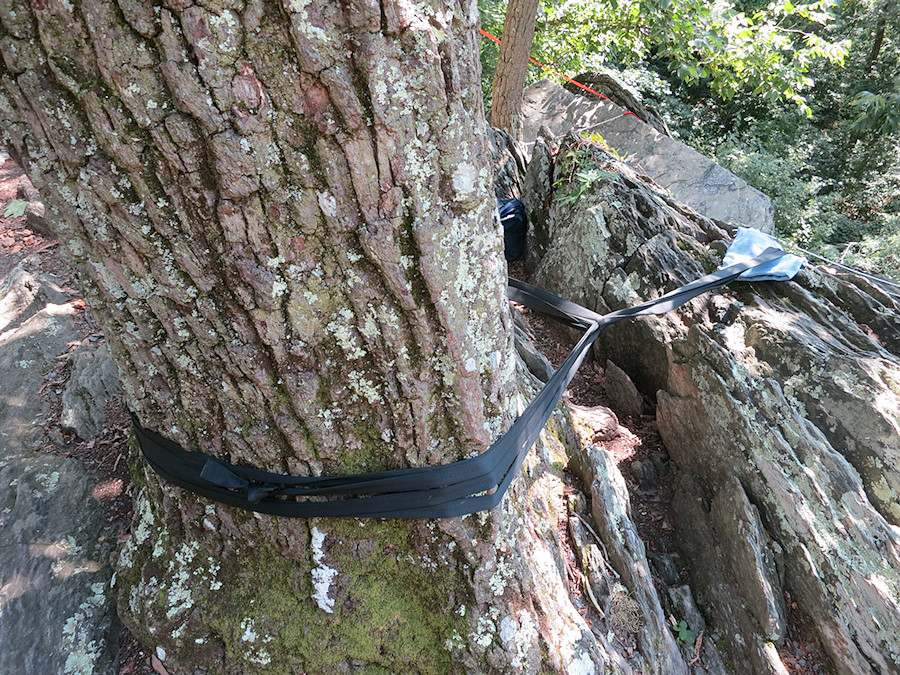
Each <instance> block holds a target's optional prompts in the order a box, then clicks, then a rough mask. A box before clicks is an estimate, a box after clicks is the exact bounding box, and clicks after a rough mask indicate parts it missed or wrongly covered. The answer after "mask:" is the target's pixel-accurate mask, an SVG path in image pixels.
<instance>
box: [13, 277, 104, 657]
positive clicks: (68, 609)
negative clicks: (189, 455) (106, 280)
mask: <svg viewBox="0 0 900 675" xmlns="http://www.w3.org/2000/svg"><path fill="white" fill-rule="evenodd" d="M73 313H74V309H73V307H72V306H71V305H69V304H67V298H66V296H65V294H63V293H62V292H61V291H60V290H59V287H58V286H57V285H56V284H55V282H54V280H53V279H52V277H49V276H48V275H44V274H41V273H37V272H36V273H33V272H30V271H28V270H26V269H25V268H23V267H16V268H14V269H13V270H12V271H11V272H10V274H9V275H8V276H7V278H6V279H5V280H4V281H3V282H2V283H0V382H2V383H3V387H2V389H0V609H2V611H0V673H4V674H5V673H16V674H17V675H19V674H21V675H46V674H47V673H60V674H66V675H69V674H72V675H105V674H106V673H112V672H113V670H114V667H115V663H114V661H115V654H116V645H115V635H116V633H115V632H114V631H113V624H114V621H115V613H114V609H113V607H114V604H113V598H112V597H111V595H112V592H111V590H110V583H109V582H110V577H111V568H110V566H109V564H108V556H109V550H108V545H107V544H105V543H104V542H101V541H99V539H100V538H101V535H102V529H103V524H104V520H103V516H102V513H101V510H100V506H99V503H98V501H97V499H95V498H94V496H93V492H94V489H95V486H94V484H93V483H92V481H91V480H90V478H89V477H88V475H87V474H86V473H85V471H84V469H82V468H81V466H80V465H79V464H78V463H77V462H75V461H74V460H72V459H65V458H62V457H57V456H56V455H50V454H43V453H38V452H36V451H35V447H37V446H38V445H39V444H40V443H41V441H42V439H43V429H44V425H43V422H44V420H45V416H46V415H47V413H48V410H47V405H46V404H45V403H44V402H43V401H42V398H41V396H40V394H39V391H40V387H41V384H42V382H43V378H44V376H45V375H47V374H48V373H50V372H51V371H53V370H55V369H57V368H59V366H60V362H59V361H58V360H57V357H58V356H59V355H60V354H62V353H63V352H64V351H65V350H66V346H67V343H68V342H70V341H71V340H74V339H75V338H76V337H77V334H76V332H75V328H74V325H73V321H72V314H73Z"/></svg>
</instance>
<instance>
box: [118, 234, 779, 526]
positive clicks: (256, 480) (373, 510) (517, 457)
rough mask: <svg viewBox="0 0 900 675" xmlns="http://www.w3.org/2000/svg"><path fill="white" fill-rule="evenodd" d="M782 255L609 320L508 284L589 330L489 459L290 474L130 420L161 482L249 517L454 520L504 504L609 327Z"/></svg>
mask: <svg viewBox="0 0 900 675" xmlns="http://www.w3.org/2000/svg"><path fill="white" fill-rule="evenodd" d="M782 255H785V252H784V251H782V250H779V249H774V248H771V249H767V250H766V251H764V252H763V253H761V254H760V255H759V256H757V257H756V258H753V259H752V260H749V261H746V262H742V263H739V264H737V265H732V266H731V267H727V268H724V269H721V270H717V271H716V272H713V273H712V274H708V275H706V276H705V277H703V278H701V279H698V280H697V281H694V282H691V283H689V284H687V285H685V286H682V287H681V288H678V289H676V290H674V291H672V292H671V293H667V294H665V295H663V296H661V297H659V298H657V299H656V300H650V301H647V302H643V303H641V304H639V305H635V306H634V307H629V308H627V309H620V310H617V311H615V312H610V313H609V314H605V315H600V314H597V313H596V312H592V311H591V310H589V309H586V308H584V307H582V306H581V305H577V304H575V303H573V302H569V301H567V300H563V299H562V298H559V297H557V296H555V295H553V294H552V293H549V292H547V291H545V290H542V289H540V288H537V287H535V286H531V285H529V284H526V283H523V282H521V281H516V280H514V279H511V280H510V283H509V288H508V290H507V296H508V297H509V299H510V300H513V301H515V302H517V303H520V304H522V305H525V306H526V307H529V308H531V309H533V310H535V311H538V312H541V313H543V314H546V315H548V316H549V317H551V318H553V319H555V320H556V321H559V322H561V323H563V324H566V325H568V326H572V327H574V328H579V329H583V330H585V331H586V332H585V334H584V335H583V336H582V338H581V340H579V342H578V344H577V345H576V346H575V349H573V350H572V353H571V354H569V355H568V357H566V359H565V361H563V363H562V365H560V367H559V369H558V370H557V371H556V372H555V373H554V374H553V376H552V377H551V378H550V380H549V381H548V382H547V384H546V385H545V386H544V388H543V389H541V391H540V392H539V393H538V395H537V396H536V397H535V399H534V400H533V401H532V402H531V404H530V405H529V406H528V407H527V408H526V409H525V411H524V412H523V413H522V415H521V416H520V417H519V418H518V419H517V420H516V421H515V422H514V423H513V425H512V426H511V427H510V429H509V431H507V432H506V433H505V434H504V435H503V436H501V437H500V438H499V439H497V441H496V442H495V443H494V444H493V445H491V447H489V448H488V449H487V450H485V451H484V452H483V453H482V454H480V455H478V456H477V457H472V458H469V459H464V460H460V461H458V462H452V463H450V464H443V465H440V466H427V467H416V468H411V469H396V470H392V471H376V472H371V473H358V474H349V475H338V476H290V475H285V474H277V473H270V472H268V471H263V470H261V469H255V468H252V467H246V466H237V465H234V464H230V463H228V462H225V461H223V460H220V459H216V458H215V457H212V456H210V455H206V454H204V453H202V452H188V451H186V450H184V449H183V448H182V447H181V446H180V445H178V444H177V443H174V442H172V441H171V440H168V439H166V438H164V437H163V436H160V435H159V434H158V433H156V432H155V431H150V430H148V429H144V428H143V427H142V426H141V425H140V423H139V422H138V420H137V417H136V416H134V415H133V414H132V420H133V421H134V426H135V430H136V434H137V438H138V442H139V444H140V447H141V450H142V451H143V453H144V456H145V457H146V458H147V461H148V462H149V463H150V465H151V466H152V467H153V469H154V470H155V471H156V472H157V473H159V474H160V475H161V476H162V477H163V478H165V479H166V480H167V481H169V482H170V483H174V484H175V485H180V486H181V487H183V488H186V489H188V490H191V491H192V492H196V493H197V494H201V495H204V496H206V497H209V498H210V499H214V500H216V501H219V502H223V503H225V504H229V505H231V506H238V507H240V508H243V509H247V510H250V511H258V512H260V513H269V514H272V515H276V516H290V517H295V518H312V517H318V516H330V517H354V518H362V517H367V518H450V517H453V516H462V515H466V514H469V513H475V512H476V511H484V510H487V509H491V508H493V507H494V506H496V505H497V504H498V503H499V502H500V500H501V499H502V498H503V495H504V494H505V493H506V490H507V488H508V487H509V485H510V483H511V482H512V480H513V478H514V477H515V475H516V472H517V471H518V469H519V467H520V466H521V465H522V462H523V461H524V459H525V456H526V455H527V454H528V451H529V450H530V449H531V446H532V445H533V444H534V442H535V441H536V440H537V437H538V435H539V434H540V432H541V430H542V429H543V428H544V425H545V424H546V423H547V420H548V419H550V416H551V415H552V414H553V410H554V408H555V407H556V404H557V403H558V402H559V401H560V399H561V398H562V395H563V392H564V391H565V390H566V388H567V387H568V385H569V382H571V380H572V378H573V377H574V376H575V372H576V371H577V370H578V367H579V366H580V365H581V362H582V361H583V360H584V357H585V356H586V354H587V352H588V350H589V349H590V347H591V345H592V344H593V342H594V340H596V339H597V335H598V334H599V332H600V329H601V328H602V327H604V326H607V325H609V324H611V323H615V322H616V321H621V320H622V319H627V318H630V317H635V316H646V315H649V314H663V313H665V312H668V311H671V310H673V309H675V308H676V307H680V306H681V305H683V304H684V303H686V302H688V301H689V300H691V299H692V298H695V297H697V296H698V295H700V294H701V293H705V292H706V291H710V290H713V289H715V288H719V287H721V286H724V285H726V284H728V283H729V282H731V281H734V280H735V279H737V277H738V276H740V275H741V273H743V272H744V271H746V270H748V269H752V268H754V267H756V266H758V265H762V264H763V263H766V262H770V261H772V260H775V259H776V258H779V257H781V256H782Z"/></svg>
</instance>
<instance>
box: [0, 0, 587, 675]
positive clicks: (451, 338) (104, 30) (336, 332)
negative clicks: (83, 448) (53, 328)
mask: <svg viewBox="0 0 900 675" xmlns="http://www.w3.org/2000/svg"><path fill="white" fill-rule="evenodd" d="M477 20H478V9H477V3H476V2H475V1H474V0H465V1H461V2H458V3H453V4H452V5H450V6H449V7H448V6H445V3H443V2H440V1H438V0H421V1H419V2H417V3H412V2H399V1H398V2H391V1H388V0H383V1H382V2H375V1H374V0H346V1H344V2H341V3H316V2H309V1H308V0H284V2H283V3H277V2H271V1H269V0H248V1H247V2H243V1H235V2H228V1H227V0H223V1H222V2H211V3H206V2H204V3H200V4H193V3H191V2H189V1H187V0H170V1H167V2H164V3H156V4H152V3H149V2H140V1H139V0H119V1H118V2H113V1H112V0H83V1H82V2H79V3H76V4H73V3H71V2H68V0H40V2H38V1H32V2H25V1H24V0H12V1H11V2H4V3H3V4H2V6H0V24H2V32H0V54H2V59H3V61H2V67H0V87H2V88H0V133H2V136H3V137H2V141H3V142H4V143H5V144H6V145H7V146H8V147H9V149H10V151H11V152H12V153H13V154H14V155H16V157H17V159H19V160H20V161H21V163H22V164H23V165H24V167H25V168H26V170H27V172H28V174H29V176H30V178H31V180H32V182H33V183H34V184H35V185H36V186H37V187H38V188H39V189H40V192H41V197H42V199H43V201H44V203H45V205H46V206H47V210H48V215H49V218H48V220H49V221H50V222H51V223H52V226H53V228H54V230H55V233H56V234H57V236H58V237H59V239H60V242H61V246H62V249H63V251H64V252H65V254H66V256H67V257H68V258H69V260H70V261H71V263H72V265H73V267H74V269H75V271H76V274H77V277H78V279H79V282H80V284H81V286H82V289H83V291H84V293H85V297H86V299H87V300H88V303H89V305H90V307H91V308H92V309H93V311H94V312H95V313H96V316H97V318H98V320H99V322H100V323H101V325H102V327H103V328H104V330H105V332H106V334H107V337H108V340H109V343H110V347H111V351H112V353H113V356H114V358H115V361H116V363H117V365H118V367H119V370H120V375H121V380H122V384H123V388H124V390H125V393H126V398H127V401H128V404H129V406H130V407H131V408H132V410H134V411H135V412H136V413H137V414H138V416H139V418H140V420H141V422H142V424H143V425H144V426H146V427H148V428H151V429H156V430H158V431H159V432H160V433H162V434H163V435H165V436H167V437H169V438H171V439H173V440H175V441H177V442H179V443H180V444H182V445H183V446H184V447H185V448H188V449H192V450H200V451H203V452H206V453H209V454H211V455H214V456H217V457H221V458H224V459H227V460H229V461H231V462H235V463H242V464H248V465H253V466H257V467H260V468H263V469H266V470H269V471H276V472H289V473H294V474H313V475H319V474H333V473H341V472H355V471H362V470H375V469H382V468H394V467H405V466H422V465H426V464H439V463H444V462H449V461H453V460H456V459H460V458H462V457H465V456H471V455H473V454H477V453H479V452H481V451H482V450H484V449H485V448H486V447H487V446H488V445H489V443H490V442H492V441H493V440H495V439H496V438H497V437H498V435H499V434H500V433H501V432H502V431H503V430H504V429H505V427H506V426H507V425H508V423H509V420H510V419H511V417H512V416H513V415H514V414H515V413H516V412H517V410H516V406H517V401H516V398H515V397H514V396H513V393H514V388H515V386H516V374H515V372H516V371H515V368H516V362H515V358H514V354H513V350H512V327H511V321H510V314H509V310H508V307H507V303H506V302H505V299H504V286H505V282H506V276H505V273H504V272H505V270H504V268H503V262H502V254H501V246H502V244H501V241H502V238H501V234H500V230H499V224H498V222H497V220H496V217H495V216H494V215H493V214H494V213H495V212H496V211H495V209H496V206H495V203H494V200H493V197H492V195H491V189H490V187H491V185H490V183H491V175H490V171H489V169H488V161H487V157H486V142H485V125H484V121H483V110H482V105H481V102H480V87H479V82H478V78H479V68H478V56H477V55H478V50H477V41H476V38H477V30H476V29H477ZM532 23H533V21H532ZM520 89H521V87H520ZM556 450H557V451H558V448H557V449H556ZM547 452H548V451H545V454H546V453H547ZM137 473H138V474H139V475H140V476H141V477H142V480H143V482H144V485H143V489H142V491H141V494H140V495H139V496H138V498H137V500H136V508H135V512H136V517H135V523H134V526H133V531H132V536H131V539H130V540H129V542H128V543H127V544H126V545H125V546H124V548H123V549H122V550H121V553H120V556H119V561H118V580H117V583H118V592H119V598H120V601H119V609H120V614H121V615H122V618H123V619H124V620H125V622H126V623H127V624H128V626H129V627H130V628H131V629H132V631H133V632H134V633H135V634H136V635H137V636H138V637H139V638H140V639H141V640H142V641H143V642H144V643H145V644H146V645H147V646H148V647H150V648H151V649H155V650H156V653H157V654H158V655H159V657H160V658H162V659H163V661H164V663H165V664H166V666H167V668H170V672H194V669H196V668H203V669H204V671H203V672H217V673H226V672H227V673H250V672H258V671H265V672H267V673H268V672H291V673H293V672H301V671H308V672H345V671H347V670H351V669H356V668H359V667H380V668H384V669H388V670H390V671H392V672H409V671H410V670H413V669H415V670H418V671H420V672H452V671H461V670H467V671H470V672H487V671H489V670H492V669H494V670H500V671H522V672H537V671H539V670H548V669H551V670H565V669H567V668H568V667H569V665H570V664H572V663H578V664H581V665H582V666H584V664H585V663H592V662H593V663H600V664H602V663H605V658H604V656H603V655H602V654H601V652H600V648H598V646H597V643H596V642H595V641H594V639H593V637H592V636H591V633H590V630H589V629H588V627H587V624H586V623H585V622H584V620H583V618H582V617H581V616H579V614H578V613H577V612H576V610H575V608H574V606H573V605H572V603H571V601H570V600H569V596H568V593H567V589H566V585H565V571H564V570H565V567H564V565H563V562H562V557H561V555H560V553H559V540H558V538H557V535H556V529H555V524H556V523H557V522H558V521H559V520H560V518H562V519H563V520H564V518H565V506H564V504H563V502H562V495H561V490H559V489H557V490H555V491H550V492H534V491H532V490H531V487H532V486H534V485H536V484H539V483H541V482H543V483H547V484H549V485H553V486H556V487H557V488H558V487H559V477H558V475H556V474H554V473H552V472H548V471H547V470H546V469H545V468H543V465H542V464H540V463H538V462H533V463H531V464H530V470H529V475H528V478H527V480H523V481H520V482H517V483H516V484H515V485H514V487H513V490H512V491H511V493H510V494H511V496H510V497H509V498H508V499H506V500H505V501H504V503H503V504H502V505H501V506H500V507H499V508H498V509H497V510H496V511H495V512H494V513H492V514H481V515H477V516H472V517H467V518H458V519H450V520H446V521H439V522H425V521H421V522H416V521H412V522H397V521H365V520H361V521H357V520H344V521H339V520H326V519H317V520H314V521H305V520H289V519H277V518H272V517H263V516H259V515H255V514H248V513H246V512H242V511H238V510H234V509H230V508H227V507H224V506H222V505H218V504H214V503H211V502H209V501H206V500H204V499H202V498H199V497H197V496H195V495H193V494H191V493H189V492H186V491H183V490H181V489H178V488H174V487H172V486H169V485H167V484H165V483H162V482H161V481H160V480H158V479H157V477H156V476H155V474H153V473H152V472H146V471H144V470H143V469H141V468H139V469H138V470H137ZM526 496H527V500H526ZM547 523H549V524H550V526H549V527H548V526H547ZM172 669H174V670H172Z"/></svg>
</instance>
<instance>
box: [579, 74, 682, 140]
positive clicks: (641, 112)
mask: <svg viewBox="0 0 900 675" xmlns="http://www.w3.org/2000/svg"><path fill="white" fill-rule="evenodd" d="M575 80H576V81H577V82H579V83H581V84H583V85H585V86H587V87H589V88H590V89H593V90H594V91H596V92H597V93H598V94H602V95H604V96H606V97H607V98H608V99H610V101H611V102H612V103H615V104H616V105H617V106H619V107H620V108H624V109H625V110H629V111H631V112H633V113H634V114H635V115H637V116H638V117H640V118H641V120H642V121H643V122H644V123H645V124H649V125H650V126H651V127H653V128H654V129H656V130H657V131H658V132H659V133H661V134H664V135H666V136H671V135H672V134H671V133H669V127H667V126H666V123H665V120H663V119H662V117H660V116H659V113H657V112H656V111H655V110H654V109H653V108H652V107H650V106H649V105H645V104H644V102H643V101H642V100H641V97H640V94H638V92H636V91H633V90H632V89H631V88H630V87H628V86H627V85H625V84H623V83H622V82H619V80H618V79H617V78H616V77H615V76H614V75H613V74H612V73H611V72H603V71H589V72H587V73H581V74H580V75H578V76H576V77H575ZM563 88H564V89H565V90H566V91H569V92H571V93H573V94H578V95H579V96H584V97H586V98H587V99H588V100H589V101H593V102H597V95H596V94H594V93H592V92H589V91H586V90H584V89H582V88H581V87H579V86H577V85H574V84H572V83H571V82H567V83H566V84H565V85H563Z"/></svg>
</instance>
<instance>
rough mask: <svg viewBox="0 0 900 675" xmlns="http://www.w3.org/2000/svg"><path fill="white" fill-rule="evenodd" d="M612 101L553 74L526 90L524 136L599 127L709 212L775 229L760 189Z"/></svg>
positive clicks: (635, 162) (634, 162) (662, 182)
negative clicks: (567, 85)
mask: <svg viewBox="0 0 900 675" xmlns="http://www.w3.org/2000/svg"><path fill="white" fill-rule="evenodd" d="M625 112H626V111H625V110H624V109H622V108H620V107H619V106H617V105H615V104H613V103H610V102H609V101H602V100H601V101H597V100H592V99H589V98H586V97H584V96H578V95H576V94H573V93H571V92H568V91H566V90H565V89H563V88H562V87H560V86H559V85H557V84H554V83H553V82H550V81H549V80H541V81H539V82H535V83H534V84H532V85H531V86H529V87H528V88H527V89H526V90H525V96H524V103H523V108H522V115H523V120H522V136H523V139H524V140H525V141H526V142H529V143H530V142H531V141H533V140H534V139H535V138H536V137H537V135H538V131H539V129H540V127H541V126H546V127H547V128H548V129H549V130H550V131H552V132H553V133H554V134H556V135H557V136H562V135H564V134H566V133H568V132H569V131H573V130H574V131H576V132H585V133H599V134H600V135H601V136H603V138H604V139H605V140H606V142H607V143H609V145H610V146H611V147H613V148H615V149H616V151H617V152H618V153H619V154H620V155H621V156H623V157H626V161H627V162H628V164H630V165H631V166H632V167H635V168H637V169H638V170H640V171H641V172H642V173H645V174H647V175H648V176H650V178H652V179H653V180H654V182H656V183H657V184H658V185H659V186H661V187H663V188H665V189H666V190H668V191H669V192H670V193H671V194H672V196H673V197H674V198H675V199H676V200H678V201H679V202H682V203H683V204H687V205H688V206H690V207H691V208H692V209H694V210H696V211H698V212H699V213H702V214H703V215H705V216H707V217H708V218H713V219H715V220H721V221H725V222H729V223H735V224H741V225H748V226H750V227H755V228H757V229H760V230H763V231H764V232H772V231H773V229H774V211H773V209H772V203H771V201H770V200H769V198H768V197H766V196H765V195H764V194H763V193H762V192H760V191H759V190H757V189H755V188H753V187H750V186H749V185H748V184H747V183H746V182H745V181H744V180H742V179H740V178H738V177H737V176H735V175H734V174H733V173H731V172H730V171H728V170H727V169H724V168H723V167H721V166H719V165H718V164H716V163H715V162H713V161H712V160H711V159H708V158H707V157H704V156H703V155H701V154H700V153H699V152H697V151H695V150H692V149H691V148H689V147H688V146H686V145H684V144H683V143H679V142H678V141H676V140H674V139H672V138H669V137H668V136H666V135H664V134H661V133H659V132H658V131H657V130H655V129H654V128H653V127H651V126H649V125H647V124H644V123H643V122H641V121H640V120H639V119H638V118H636V117H635V116H634V115H625V114H624V113H625Z"/></svg>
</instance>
